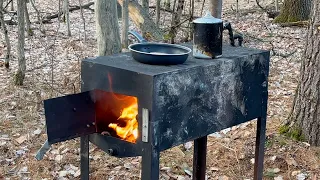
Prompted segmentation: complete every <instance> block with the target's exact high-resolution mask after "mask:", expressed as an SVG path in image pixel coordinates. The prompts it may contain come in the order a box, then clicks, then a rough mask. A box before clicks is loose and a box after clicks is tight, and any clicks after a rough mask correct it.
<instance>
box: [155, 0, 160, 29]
mask: <svg viewBox="0 0 320 180" xmlns="http://www.w3.org/2000/svg"><path fill="white" fill-rule="evenodd" d="M156 1H157V3H156V25H157V27H159V22H160V10H161V0H156Z"/></svg>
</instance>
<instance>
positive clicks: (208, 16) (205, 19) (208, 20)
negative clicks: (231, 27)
mask: <svg viewBox="0 0 320 180" xmlns="http://www.w3.org/2000/svg"><path fill="white" fill-rule="evenodd" d="M193 22H194V23H199V24H215V23H222V20H221V19H218V18H215V17H213V16H212V15H211V13H210V11H207V12H206V15H205V16H203V17H202V18H198V19H195V20H194V21H193Z"/></svg>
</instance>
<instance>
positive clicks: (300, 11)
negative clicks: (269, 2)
mask: <svg viewBox="0 0 320 180" xmlns="http://www.w3.org/2000/svg"><path fill="white" fill-rule="evenodd" d="M314 1H315V0H314ZM311 5H312V0H284V4H283V7H282V8H281V12H280V14H279V16H277V17H276V19H275V20H274V22H275V23H285V22H297V21H305V20H308V19H309V15H310V9H311Z"/></svg>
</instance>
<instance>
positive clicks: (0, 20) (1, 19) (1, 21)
mask: <svg viewBox="0 0 320 180" xmlns="http://www.w3.org/2000/svg"><path fill="white" fill-rule="evenodd" d="M2 10H3V0H0V26H1V29H2V32H3V35H4V39H5V41H6V46H7V52H6V55H5V58H4V66H5V67H6V68H9V61H10V52H11V44H10V39H9V36H8V30H7V27H6V24H5V22H4V16H3V11H2Z"/></svg>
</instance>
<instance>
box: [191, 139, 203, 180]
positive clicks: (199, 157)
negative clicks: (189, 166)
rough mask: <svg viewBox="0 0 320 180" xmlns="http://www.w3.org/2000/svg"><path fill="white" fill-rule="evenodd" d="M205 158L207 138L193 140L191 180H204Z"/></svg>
mask: <svg viewBox="0 0 320 180" xmlns="http://www.w3.org/2000/svg"><path fill="white" fill-rule="evenodd" d="M206 157H207V136H204V137H201V138H198V139H196V140H194V151H193V176H192V177H193V178H192V179H193V180H205V178H206Z"/></svg>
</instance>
